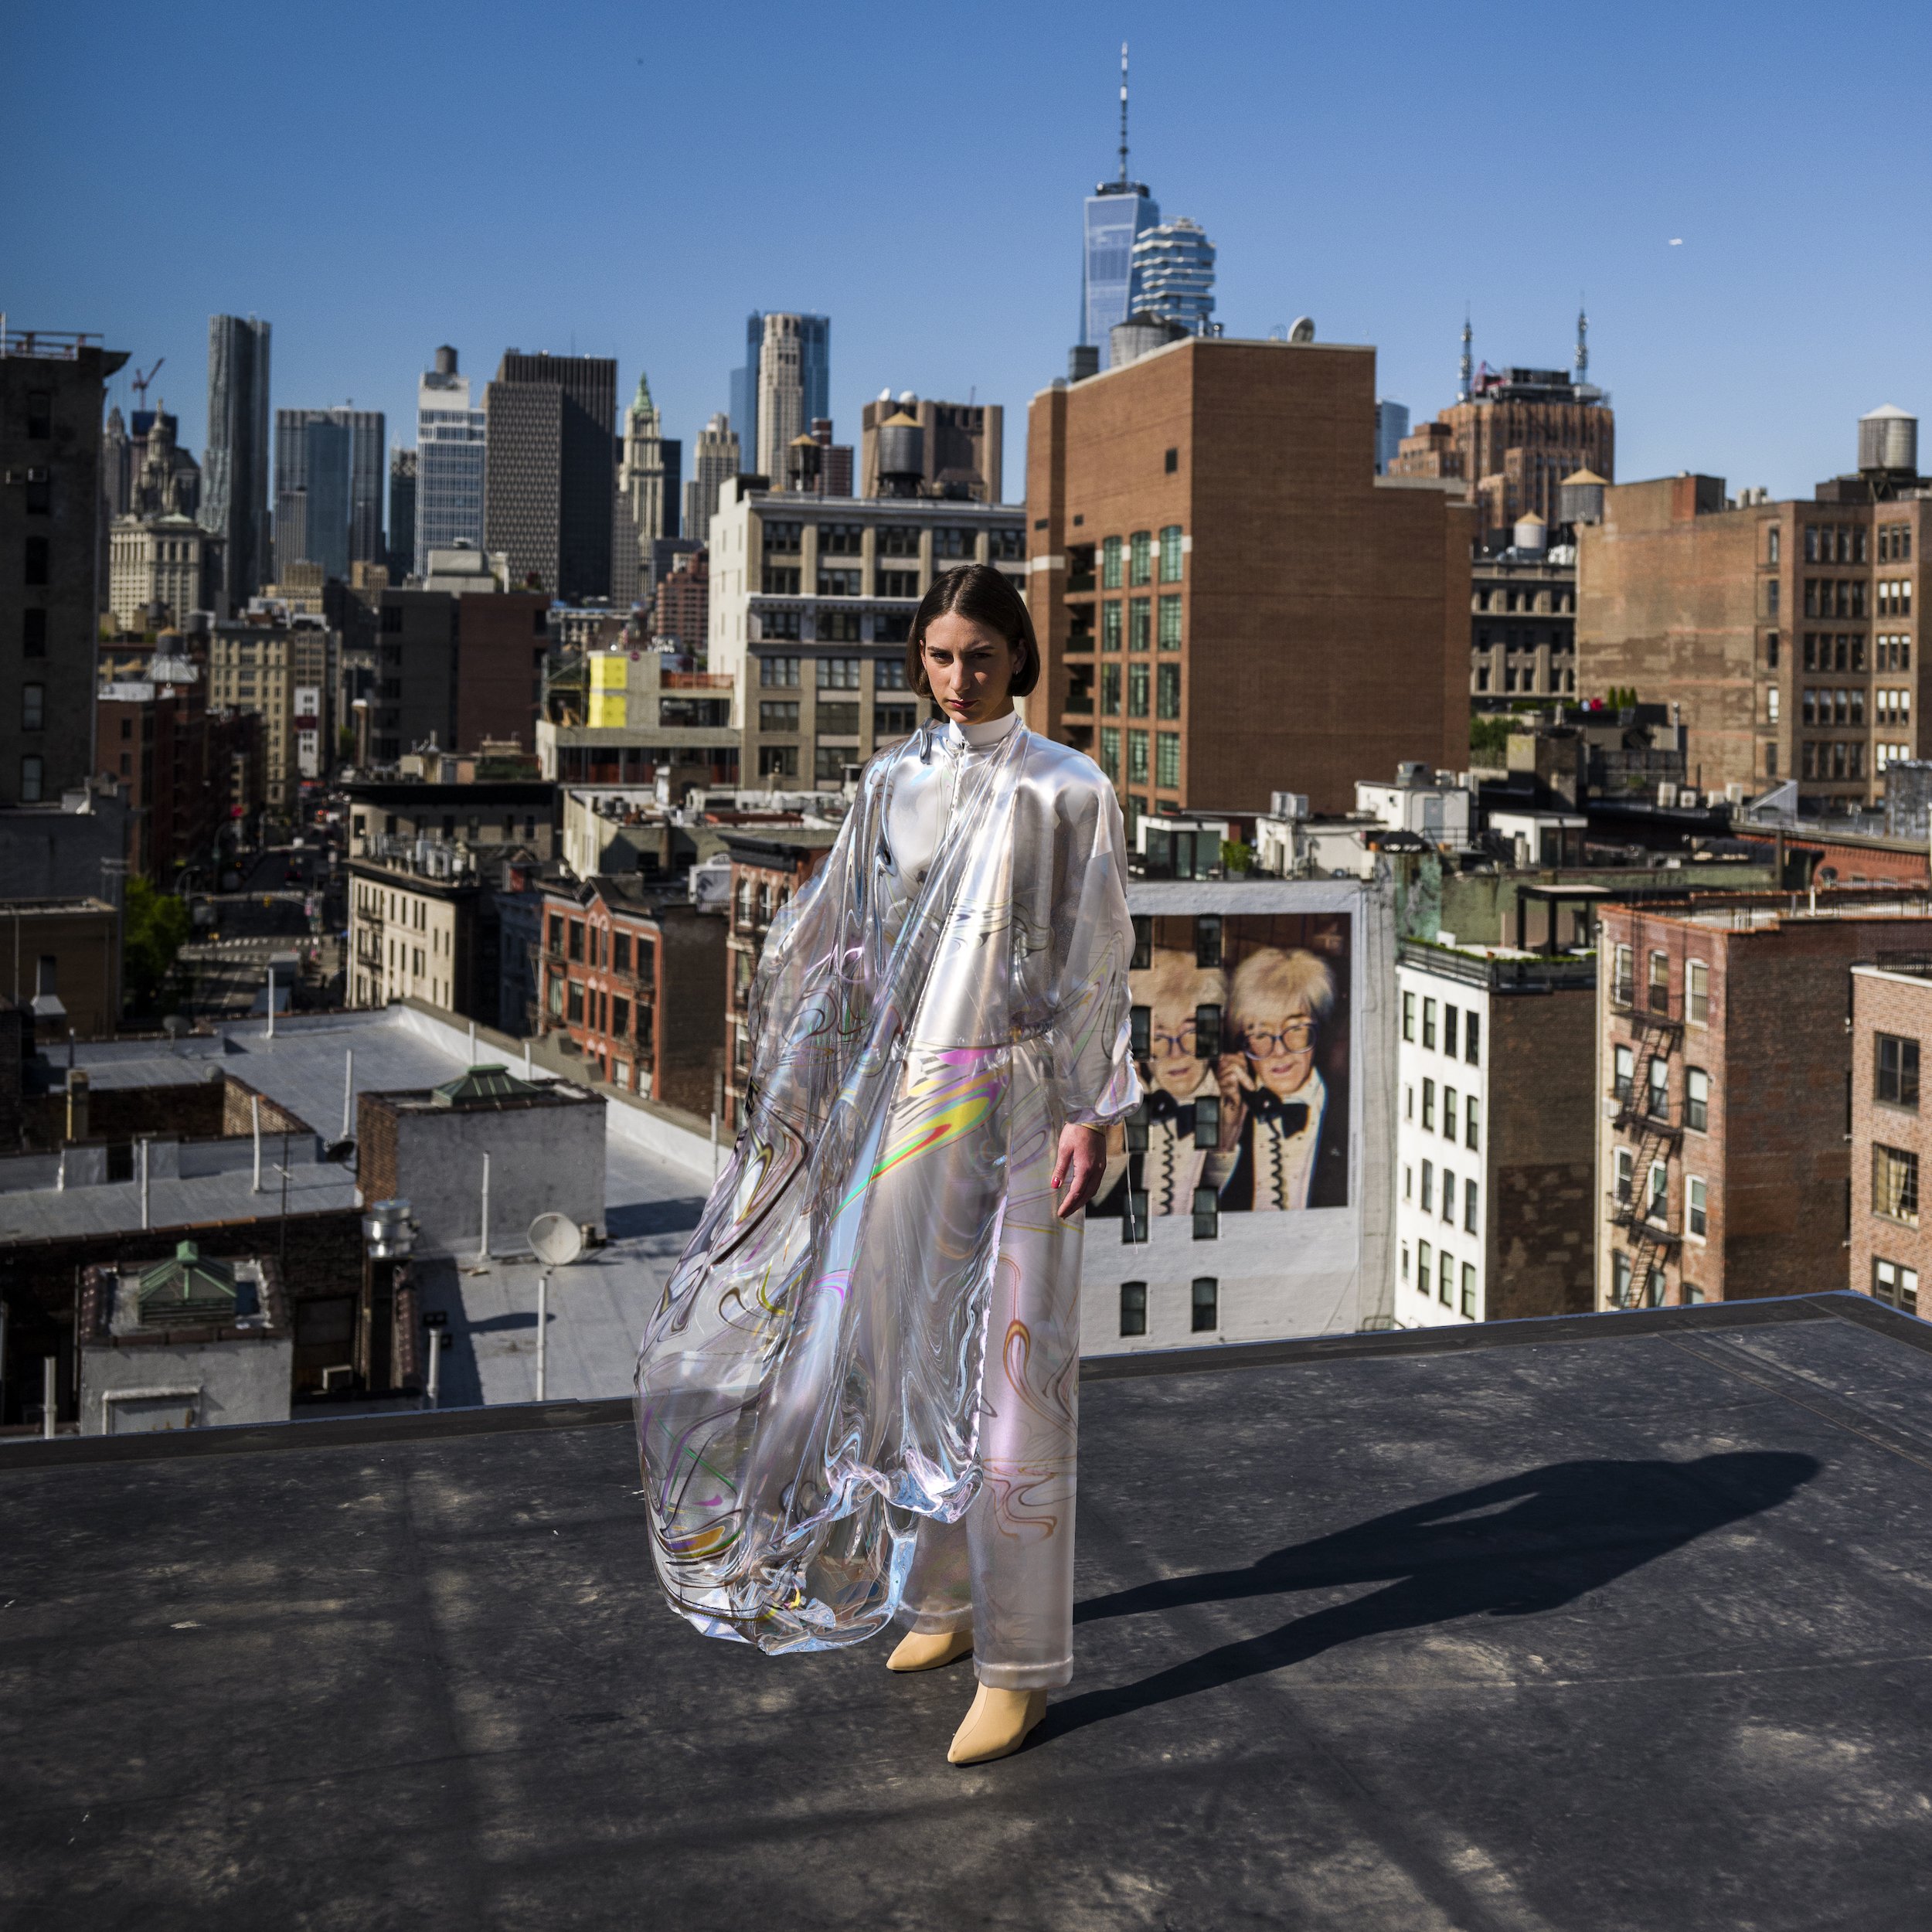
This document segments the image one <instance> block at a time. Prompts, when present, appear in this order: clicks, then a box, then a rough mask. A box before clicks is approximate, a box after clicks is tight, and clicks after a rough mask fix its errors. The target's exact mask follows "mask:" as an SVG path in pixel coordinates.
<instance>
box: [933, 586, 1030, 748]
mask: <svg viewBox="0 0 1932 1932" xmlns="http://www.w3.org/2000/svg"><path fill="white" fill-rule="evenodd" d="M920 656H921V660H922V662H923V663H924V665H925V667H926V679H927V682H928V683H929V684H930V685H931V686H932V688H933V699H934V702H936V703H937V705H938V706H939V708H940V710H941V711H943V712H944V713H945V714H946V716H947V717H949V718H951V719H956V720H957V722H958V723H961V724H986V723H990V722H991V721H992V719H995V718H1003V717H1005V715H1006V714H1007V713H1008V712H1009V711H1011V710H1012V708H1013V699H1012V683H1013V670H1014V662H1013V647H1012V645H1010V644H1009V643H1008V642H1007V641H1006V640H1005V638H1002V636H1000V635H999V634H998V632H997V631H989V630H988V629H987V628H986V627H985V625H984V624H975V622H974V621H972V619H971V617H961V616H960V615H959V614H957V612H956V611H947V613H946V614H945V615H944V617H935V618H934V620H933V621H932V622H931V623H930V624H928V625H927V627H926V640H925V642H924V643H923V645H921V646H920Z"/></svg>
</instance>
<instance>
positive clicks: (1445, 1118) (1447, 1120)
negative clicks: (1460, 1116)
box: [1442, 1006, 1457, 1145]
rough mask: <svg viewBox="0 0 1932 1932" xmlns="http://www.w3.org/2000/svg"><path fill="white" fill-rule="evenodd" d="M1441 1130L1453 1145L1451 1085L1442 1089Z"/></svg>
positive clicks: (1453, 1100) (1452, 1093)
mask: <svg viewBox="0 0 1932 1932" xmlns="http://www.w3.org/2000/svg"><path fill="white" fill-rule="evenodd" d="M1449 1010H1450V1011H1451V1012H1454V1011H1455V1009H1454V1007H1453V1006H1452V1007H1451V1009H1449ZM1442 1131H1443V1137H1444V1139H1446V1140H1447V1141H1449V1142H1450V1143H1451V1145H1454V1141H1455V1138H1456V1131H1457V1129H1456V1090H1455V1089H1454V1087H1444V1088H1443V1090H1442Z"/></svg>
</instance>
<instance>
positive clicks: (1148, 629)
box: [1127, 597, 1152, 651]
mask: <svg viewBox="0 0 1932 1932" xmlns="http://www.w3.org/2000/svg"><path fill="white" fill-rule="evenodd" d="M1151 636H1152V619H1151V616H1150V614H1149V611H1148V600H1147V599H1146V598H1145V597H1129V598H1128V600H1127V648H1128V650H1130V651H1145V649H1146V648H1147V647H1148V642H1149V641H1150V639H1151Z"/></svg>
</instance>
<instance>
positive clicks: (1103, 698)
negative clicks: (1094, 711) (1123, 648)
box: [1100, 664, 1121, 712]
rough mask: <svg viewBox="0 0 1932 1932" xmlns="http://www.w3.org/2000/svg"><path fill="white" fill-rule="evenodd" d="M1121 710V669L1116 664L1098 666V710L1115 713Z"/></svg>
mask: <svg viewBox="0 0 1932 1932" xmlns="http://www.w3.org/2000/svg"><path fill="white" fill-rule="evenodd" d="M1120 708H1121V667H1120V666H1119V665H1117V664H1104V665H1101V666H1100V709H1101V710H1103V711H1105V712H1117V711H1118V710H1119V709H1120Z"/></svg>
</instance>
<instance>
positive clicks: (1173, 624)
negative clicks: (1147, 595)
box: [1155, 594, 1181, 651]
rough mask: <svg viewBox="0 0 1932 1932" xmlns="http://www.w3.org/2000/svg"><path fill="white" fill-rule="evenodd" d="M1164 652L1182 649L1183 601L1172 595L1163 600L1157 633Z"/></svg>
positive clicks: (1159, 612)
mask: <svg viewBox="0 0 1932 1932" xmlns="http://www.w3.org/2000/svg"><path fill="white" fill-rule="evenodd" d="M1155 636H1156V638H1158V641H1159V643H1160V647H1161V648H1162V650H1163V651H1178V650H1179V649H1180V648H1181V600H1180V599H1179V597H1175V596H1173V595H1172V594H1170V595H1168V596H1167V597H1162V599H1161V602H1160V609H1159V611H1158V622H1157V625H1156V629H1155Z"/></svg>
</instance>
